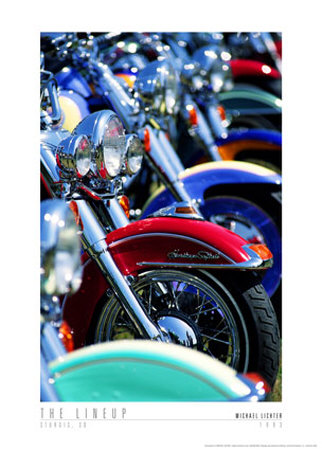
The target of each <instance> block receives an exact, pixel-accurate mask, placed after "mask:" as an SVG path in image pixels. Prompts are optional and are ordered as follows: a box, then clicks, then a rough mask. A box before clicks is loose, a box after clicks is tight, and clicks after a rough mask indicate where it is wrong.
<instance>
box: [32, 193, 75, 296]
mask: <svg viewBox="0 0 322 450" xmlns="http://www.w3.org/2000/svg"><path fill="white" fill-rule="evenodd" d="M78 232H79V229H78V227H77V225H76V222H75V217H74V214H73V213H72V211H71V210H70V209H69V207H68V206H67V204H66V203H65V202H64V201H62V200H45V201H43V202H42V203H41V293H42V294H47V295H57V296H58V295H62V294H66V293H73V292H76V291H77V290H78V289H79V287H80V285H81V281H82V274H83V268H82V266H81V259H80V254H81V245H80V240H79V236H78Z"/></svg>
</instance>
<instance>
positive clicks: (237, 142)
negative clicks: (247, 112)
mask: <svg viewBox="0 0 322 450" xmlns="http://www.w3.org/2000/svg"><path fill="white" fill-rule="evenodd" d="M216 145H217V146H218V152H219V154H220V156H221V157H222V159H223V160H231V159H235V157H236V155H237V154H238V153H240V152H242V151H244V150H251V151H253V152H255V154H256V153H258V152H261V151H278V152H280V151H281V150H282V135H281V133H280V132H279V131H276V130H261V129H246V130H244V129H242V130H232V131H231V132H230V133H229V134H228V136H227V137H226V138H218V139H216Z"/></svg>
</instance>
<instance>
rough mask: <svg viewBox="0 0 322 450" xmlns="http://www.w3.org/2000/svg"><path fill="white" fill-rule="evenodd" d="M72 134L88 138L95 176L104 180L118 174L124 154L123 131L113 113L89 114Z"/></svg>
mask: <svg viewBox="0 0 322 450" xmlns="http://www.w3.org/2000/svg"><path fill="white" fill-rule="evenodd" d="M72 134H73V136H79V135H81V134H85V135H87V136H89V137H90V141H91V144H92V146H93V167H92V169H93V172H94V174H95V175H96V176H98V177H100V178H102V179H103V180H106V179H111V178H114V177H116V176H117V175H118V174H119V173H120V171H121V168H122V163H123V157H124V152H125V131H124V127H123V124H122V122H121V120H120V119H119V118H118V116H117V115H116V114H115V113H114V112H112V111H107V110H105V111H98V112H96V113H93V114H90V115H89V116H87V117H86V118H85V119H84V120H82V122H80V124H78V125H77V127H76V128H75V129H74V131H73V133H72Z"/></svg>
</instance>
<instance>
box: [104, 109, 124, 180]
mask: <svg viewBox="0 0 322 450" xmlns="http://www.w3.org/2000/svg"><path fill="white" fill-rule="evenodd" d="M102 145H103V159H104V165H105V169H106V171H107V175H108V176H109V177H111V178H113V177H116V176H117V175H118V174H119V173H120V171H121V167H122V162H123V153H124V148H125V131H124V127H123V124H122V122H121V120H120V119H119V118H118V117H117V116H116V115H113V116H111V118H110V119H109V121H108V122H107V124H106V125H105V130H104V136H103V143H102ZM103 178H106V177H103Z"/></svg>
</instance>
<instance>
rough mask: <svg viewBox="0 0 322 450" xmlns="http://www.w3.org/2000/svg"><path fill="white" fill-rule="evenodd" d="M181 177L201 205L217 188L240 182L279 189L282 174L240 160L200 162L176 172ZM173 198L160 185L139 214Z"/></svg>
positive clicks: (147, 213) (150, 211) (165, 203)
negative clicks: (179, 172) (178, 172)
mask: <svg viewBox="0 0 322 450" xmlns="http://www.w3.org/2000/svg"><path fill="white" fill-rule="evenodd" d="M179 178H180V180H181V181H182V183H183V184H184V187H185V189H186V191H187V192H188V194H189V195H190V197H191V199H196V200H198V202H199V204H200V205H201V206H202V205H203V204H204V201H205V198H207V195H208V194H209V193H210V192H211V193H212V194H214V193H215V191H216V189H219V188H220V190H221V193H222V191H224V190H225V187H228V186H229V187H231V186H239V187H238V189H240V187H242V186H246V185H247V187H251V186H256V185H257V186H258V185H261V186H262V187H265V188H267V187H270V188H271V189H272V190H274V189H276V188H277V189H276V190H279V187H280V185H281V183H282V178H281V176H280V175H279V174H277V173H276V172H274V171H272V170H270V169H267V168H265V167H262V166H259V165H256V164H251V163H245V162H242V161H216V162H210V163H204V164H199V165H197V166H194V167H192V168H190V169H186V170H185V171H183V172H182V173H181V174H180V175H179ZM174 202H175V198H174V197H173V195H172V194H171V192H170V191H169V190H168V189H167V188H165V187H162V188H160V189H158V190H157V191H156V192H155V194H154V195H153V196H152V197H151V198H150V199H149V200H148V202H147V203H146V204H145V206H144V208H143V213H142V217H143V218H144V217H147V216H149V215H150V214H152V213H154V212H155V211H157V210H158V209H160V208H163V207H165V206H168V205H171V204H172V203H174Z"/></svg>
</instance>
